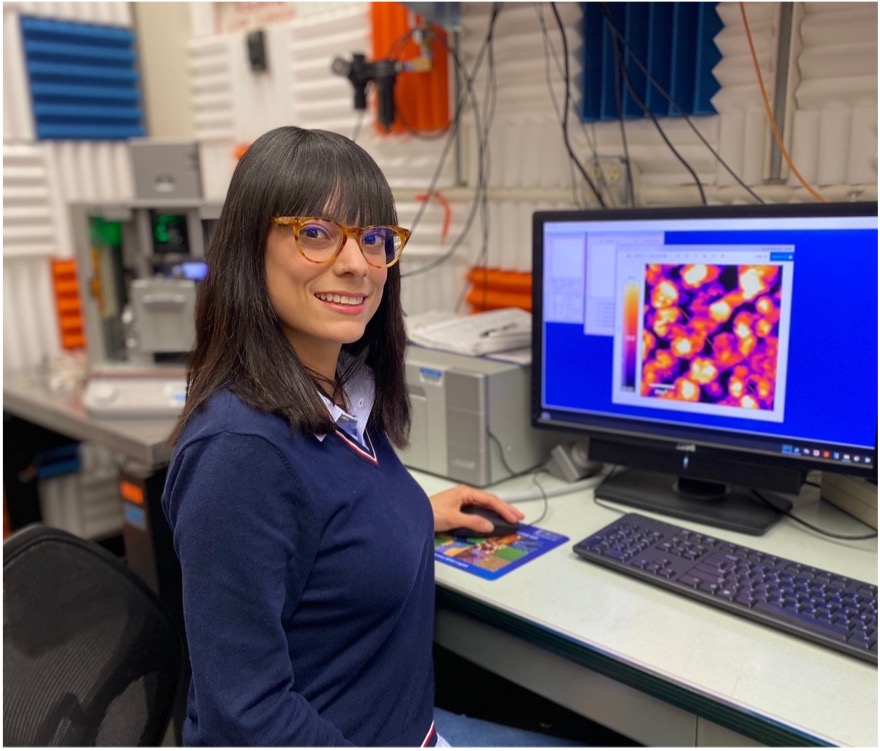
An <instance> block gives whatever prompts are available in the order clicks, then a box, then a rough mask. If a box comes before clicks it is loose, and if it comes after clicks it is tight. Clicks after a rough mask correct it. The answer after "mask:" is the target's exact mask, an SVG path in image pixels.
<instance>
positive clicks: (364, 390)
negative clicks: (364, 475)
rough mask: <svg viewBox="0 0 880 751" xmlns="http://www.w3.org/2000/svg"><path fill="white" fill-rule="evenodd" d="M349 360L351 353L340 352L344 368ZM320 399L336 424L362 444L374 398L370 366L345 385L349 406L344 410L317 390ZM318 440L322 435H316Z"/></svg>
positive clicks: (340, 362) (362, 369)
mask: <svg viewBox="0 0 880 751" xmlns="http://www.w3.org/2000/svg"><path fill="white" fill-rule="evenodd" d="M350 361H351V355H348V354H347V353H342V355H340V359H339V364H340V365H341V366H342V369H343V370H344V369H345V367H346V366H347V365H348V363H349V362H350ZM318 394H319V396H320V397H321V401H323V402H324V404H325V405H326V406H327V411H328V412H329V413H330V419H331V420H333V422H335V423H336V426H337V427H338V428H339V429H340V430H341V431H343V432H344V433H346V434H347V435H350V436H351V437H352V438H354V439H355V440H356V441H357V442H358V443H360V444H361V445H364V443H365V441H364V431H365V430H366V429H367V420H369V419H370V413H371V412H372V411H373V403H374V402H375V400H376V383H375V381H374V379H373V371H372V370H370V368H361V370H360V371H359V372H358V373H357V374H356V375H355V376H354V378H353V379H352V380H351V381H349V382H348V383H347V384H346V385H345V402H346V404H348V405H349V407H350V408H351V412H350V413H349V412H346V411H345V410H344V409H343V408H342V407H340V406H339V405H338V404H334V403H333V402H332V401H331V400H330V399H329V398H328V397H327V396H326V395H325V394H324V393H323V392H322V391H320V390H319V391H318ZM316 438H317V439H318V440H319V441H323V440H324V436H323V435H317V436H316Z"/></svg>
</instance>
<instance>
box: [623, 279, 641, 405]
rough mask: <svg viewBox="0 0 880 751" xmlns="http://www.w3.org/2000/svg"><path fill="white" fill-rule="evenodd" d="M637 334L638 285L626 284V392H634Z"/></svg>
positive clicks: (624, 290) (624, 330) (624, 369)
mask: <svg viewBox="0 0 880 751" xmlns="http://www.w3.org/2000/svg"><path fill="white" fill-rule="evenodd" d="M638 333H639V285H638V282H627V283H626V285H625V286H624V288H623V383H622V384H621V385H622V387H623V388H624V389H626V390H628V391H635V390H636V354H637V351H638V347H637V346H636V345H637V337H638Z"/></svg>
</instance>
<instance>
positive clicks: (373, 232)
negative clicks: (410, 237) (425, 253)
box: [294, 220, 403, 266]
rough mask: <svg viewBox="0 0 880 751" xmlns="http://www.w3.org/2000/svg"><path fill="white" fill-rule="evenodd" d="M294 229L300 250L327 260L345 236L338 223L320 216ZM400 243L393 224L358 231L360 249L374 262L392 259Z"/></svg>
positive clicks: (401, 242) (381, 264)
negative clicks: (322, 218) (391, 225)
mask: <svg viewBox="0 0 880 751" xmlns="http://www.w3.org/2000/svg"><path fill="white" fill-rule="evenodd" d="M294 231H295V232H296V241H297V243H298V244H299V247H300V250H302V252H303V253H304V254H305V256H306V257H307V258H309V259H311V260H313V261H328V260H329V259H330V258H331V257H332V256H333V254H334V253H336V251H337V250H338V249H339V248H340V247H341V246H342V243H343V242H344V240H345V236H344V232H343V230H342V229H341V228H340V227H339V225H337V224H335V223H333V222H327V221H322V220H312V221H309V222H306V223H304V224H302V225H301V226H300V227H299V229H298V230H296V229H295V230H294ZM402 247H403V238H402V237H401V236H400V233H399V232H398V231H397V230H395V229H393V228H392V227H367V228H365V229H363V230H361V231H360V248H361V251H363V254H364V256H365V257H366V259H367V261H368V262H369V263H371V264H373V265H377V266H384V265H386V264H389V263H392V262H393V261H394V260H395V259H396V258H397V256H398V255H400V251H401V249H402Z"/></svg>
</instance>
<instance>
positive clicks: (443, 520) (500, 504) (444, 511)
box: [430, 485, 525, 532]
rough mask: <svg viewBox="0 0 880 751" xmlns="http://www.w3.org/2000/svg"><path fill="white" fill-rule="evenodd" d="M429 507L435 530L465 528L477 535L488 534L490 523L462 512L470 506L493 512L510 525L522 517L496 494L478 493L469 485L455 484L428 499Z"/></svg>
mask: <svg viewBox="0 0 880 751" xmlns="http://www.w3.org/2000/svg"><path fill="white" fill-rule="evenodd" d="M430 500H431V508H432V509H433V510H434V531H435V532H445V531H446V530H449V529H456V528H457V527H463V526H467V527H470V528H471V529H475V530H477V531H480V532H491V531H492V529H493V527H492V522H490V521H487V520H486V519H481V518H479V517H474V516H473V515H468V514H464V513H462V509H465V508H468V507H469V506H481V507H483V508H488V509H492V510H493V511H495V512H496V513H498V514H500V515H501V516H503V517H504V518H505V519H507V521H509V522H520V521H522V520H523V519H524V518H525V514H524V513H523V512H522V511H520V510H519V509H518V508H515V507H514V506H511V505H510V504H509V503H506V502H505V501H502V500H501V499H500V498H499V497H498V496H497V495H494V494H493V493H487V492H486V491H485V490H477V489H476V488H472V487H470V486H469V485H457V486H456V487H454V488H450V489H449V490H444V491H442V492H440V493H435V494H434V495H432V496H431V498H430Z"/></svg>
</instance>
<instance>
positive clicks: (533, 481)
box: [486, 430, 550, 526]
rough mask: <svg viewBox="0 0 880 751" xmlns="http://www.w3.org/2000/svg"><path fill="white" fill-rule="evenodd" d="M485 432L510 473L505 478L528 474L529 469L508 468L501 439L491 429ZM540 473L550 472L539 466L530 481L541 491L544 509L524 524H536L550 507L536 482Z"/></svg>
mask: <svg viewBox="0 0 880 751" xmlns="http://www.w3.org/2000/svg"><path fill="white" fill-rule="evenodd" d="M486 434H487V435H488V436H489V438H490V439H491V440H492V441H493V442H494V443H495V445H496V446H497V447H498V453H499V455H500V458H501V463H502V464H503V465H504V469H506V470H507V471H508V473H509V474H510V477H507V478H505V479H507V480H510V479H512V478H514V477H521V476H522V475H525V474H528V472H529V470H525V471H524V472H514V471H513V470H512V469H511V468H510V465H509V464H508V463H507V459H506V458H505V456H504V449H503V448H502V447H501V441H499V440H498V439H497V438H496V437H495V435H494V434H493V433H492V431H491V430H487V431H486ZM542 473H546V474H550V473H549V471H548V470H547V469H545V468H544V467H539V468H538V469H536V470H535V472H534V474H533V475H532V483H534V485H535V486H537V488H538V490H539V491H540V492H541V498H542V499H543V501H544V510H543V511H542V512H541V515H540V516H539V517H538V518H537V519H535V520H534V521H530V522H523V523H524V524H528V525H529V526H534V525H535V524H537V523H538V522H540V521H541V520H542V519H543V518H544V517H545V516H547V511H548V510H549V509H550V502H549V500H548V499H547V491H546V490H544V486H543V485H541V483H539V482H538V475H540V474H542ZM528 500H530V501H533V500H536V499H534V498H529V499H528ZM518 502H519V501H508V503H510V504H511V505H514V504H516V503H518Z"/></svg>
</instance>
